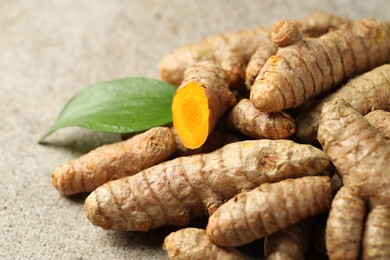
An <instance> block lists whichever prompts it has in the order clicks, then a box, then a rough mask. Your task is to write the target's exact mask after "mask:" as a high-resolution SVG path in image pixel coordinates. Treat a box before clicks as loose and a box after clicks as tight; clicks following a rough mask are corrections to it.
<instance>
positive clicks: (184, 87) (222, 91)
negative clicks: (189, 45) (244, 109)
mask: <svg viewBox="0 0 390 260" xmlns="http://www.w3.org/2000/svg"><path fill="white" fill-rule="evenodd" d="M191 83H197V84H199V85H200V86H201V88H203V89H204V92H205V95H206V98H207V103H208V109H207V115H205V116H207V117H208V125H207V126H206V127H207V129H206V132H207V134H210V133H211V132H212V131H213V130H214V127H215V125H216V123H217V121H218V119H219V118H220V117H221V116H222V115H223V114H224V113H225V112H226V110H227V109H228V108H229V107H231V106H233V105H235V104H236V103H237V99H236V97H235V95H234V94H233V93H232V92H231V91H230V90H229V86H228V82H227V81H226V74H225V72H224V70H223V69H222V68H221V67H220V66H219V65H218V64H217V63H215V62H212V61H203V62H198V63H195V64H194V65H192V66H191V67H189V68H188V69H187V70H186V71H185V77H184V81H183V83H182V84H181V85H180V86H179V88H178V90H177V92H176V94H175V96H174V97H173V101H172V116H173V126H174V128H175V130H176V133H177V134H178V136H179V138H180V140H181V142H182V144H183V145H184V146H186V147H188V148H192V149H194V148H199V147H200V146H201V145H203V144H204V142H205V141H206V139H207V134H206V135H204V137H203V139H204V140H203V142H196V143H197V147H192V146H191V145H190V146H189V145H188V141H187V140H189V139H197V138H188V137H187V135H191V134H192V133H193V132H197V131H199V130H198V129H187V127H188V126H187V125H188V124H184V123H181V122H182V121H187V120H189V118H184V117H193V118H195V119H196V118H197V117H202V116H203V114H202V113H201V112H198V111H199V109H198V105H199V104H198V103H197V101H198V100H199V98H200V97H198V96H194V95H193V94H192V93H191V91H188V89H192V88H188V87H189V85H190V84H191ZM179 93H184V94H179ZM184 99H186V101H184ZM188 100H191V102H188ZM184 110H186V111H191V113H183V111H184ZM188 114H189V115H188ZM183 118H184V119H183ZM195 128H198V126H195ZM201 131H203V129H201ZM190 143H193V142H192V141H190Z"/></svg>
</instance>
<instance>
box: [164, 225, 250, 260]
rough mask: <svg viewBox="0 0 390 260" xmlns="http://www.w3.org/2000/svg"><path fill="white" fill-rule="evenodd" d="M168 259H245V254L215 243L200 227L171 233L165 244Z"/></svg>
mask: <svg viewBox="0 0 390 260" xmlns="http://www.w3.org/2000/svg"><path fill="white" fill-rule="evenodd" d="M163 249H164V250H165V251H166V252H167V255H168V259H175V260H187V259H193V260H204V259H228V260H243V259H245V258H244V256H243V255H242V254H241V253H240V252H239V251H238V250H236V249H234V248H224V247H219V246H217V245H215V244H213V243H212V242H211V241H210V240H209V239H208V237H207V235H206V231H205V230H203V229H199V228H185V229H181V230H179V231H176V232H172V233H171V234H169V235H168V236H167V237H166V238H165V240H164V244H163Z"/></svg>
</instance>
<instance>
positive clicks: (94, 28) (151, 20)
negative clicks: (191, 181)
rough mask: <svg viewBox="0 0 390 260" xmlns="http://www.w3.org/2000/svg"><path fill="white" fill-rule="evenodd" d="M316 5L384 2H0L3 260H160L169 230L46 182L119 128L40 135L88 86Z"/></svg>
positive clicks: (384, 5) (379, 10) (366, 10)
mask: <svg viewBox="0 0 390 260" xmlns="http://www.w3.org/2000/svg"><path fill="white" fill-rule="evenodd" d="M298 2H299V4H298ZM316 10H321V11H327V12H334V13H337V14H342V15H347V16H349V17H350V18H355V19H358V18H363V17H367V16H371V17H378V18H383V19H386V20H390V11H389V10H390V4H389V1H388V0H376V1H370V3H368V1H366V0H362V1H354V0H340V1H320V0H317V1H291V0H288V1H276V0H263V1H249V0H248V1H243V0H241V1H232V0H216V1H212V0H207V1H206V0H198V1H184V0H183V1H180V0H171V1H162V0H160V1H158V0H155V1H151V0H146V1H135V0H133V1H131V0H128V1H124V0H123V1H121V0H112V1H106V0H95V1H92V0H90V1H78V0H67V1H60V0H58V1H53V0H41V1H35V0H30V1H22V0H13V1H7V0H0V166H1V167H0V234H1V235H0V259H27V258H29V259H150V258H151V256H152V257H153V258H154V259H164V258H165V255H164V253H163V251H162V250H161V243H162V241H163V237H164V235H166V234H167V233H169V231H171V230H173V229H172V228H163V229H159V230H155V231H152V232H151V233H121V232H110V231H105V230H102V229H100V228H97V227H94V226H93V225H92V224H90V223H89V222H88V220H87V219H86V218H85V216H84V210H83V200H84V197H83V196H78V197H72V198H67V197H64V196H61V195H60V194H59V193H58V192H57V191H56V190H55V189H54V188H52V187H51V184H50V173H51V171H52V170H53V169H54V168H55V167H56V166H57V165H58V164H60V163H62V162H64V161H66V160H68V159H72V158H75V157H76V156H79V155H80V154H82V153H84V152H86V151H88V150H90V149H92V148H94V147H96V146H98V145H101V144H103V143H108V142H113V141H115V140H119V137H118V136H116V135H107V134H98V133H94V132H90V131H88V130H83V129H78V128H70V129H65V130H61V131H58V132H57V133H55V134H54V135H52V136H51V137H50V138H49V139H48V141H50V144H49V145H46V146H41V145H38V144H37V143H36V141H37V139H38V138H39V137H40V135H42V134H43V133H44V132H45V131H46V130H47V129H48V128H49V126H50V125H51V124H52V123H53V122H54V120H55V118H56V116H57V115H58V113H59V112H60V110H61V108H62V107H63V106H64V104H65V103H66V101H67V100H69V98H70V97H72V96H73V95H74V94H75V93H76V92H77V91H79V90H82V89H83V88H84V87H85V86H87V85H89V84H92V83H94V82H98V81H102V80H109V79H116V78H122V77H128V76H145V77H153V78H158V71H157V65H158V62H159V60H160V59H161V57H162V56H163V55H164V54H165V53H167V52H168V51H170V50H171V49H173V48H175V47H177V46H180V45H183V44H185V43H188V42H191V41H194V40H198V39H200V38H202V37H204V36H207V35H210V34H214V33H219V32H224V31H232V30H236V29H239V28H244V27H252V26H257V25H272V24H273V23H274V22H275V21H276V20H278V19H282V18H283V19H286V18H297V17H300V16H303V15H305V14H307V13H308V12H310V11H316ZM253 248H254V246H253V245H252V248H249V250H247V251H248V252H249V254H250V255H252V256H253V257H256V255H257V254H258V253H257V251H256V250H255V249H253ZM246 249H248V248H246Z"/></svg>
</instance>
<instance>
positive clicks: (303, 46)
mask: <svg viewBox="0 0 390 260" xmlns="http://www.w3.org/2000/svg"><path fill="white" fill-rule="evenodd" d="M278 34H280V37H277V36H274V35H278ZM276 38H277V39H278V42H282V46H280V47H279V49H278V52H277V54H276V55H274V56H272V57H271V58H269V59H268V60H267V62H266V64H265V65H264V67H263V68H262V69H261V71H260V73H259V75H258V76H257V78H256V80H255V82H254V84H253V86H252V87H251V93H250V99H251V101H252V102H253V104H254V105H255V107H256V108H257V109H259V110H260V111H263V112H277V111H282V110H284V109H288V108H294V107H297V106H300V105H302V104H303V103H304V102H305V101H307V100H308V99H310V98H312V97H315V96H318V95H321V94H324V93H326V92H329V91H330V90H331V89H332V88H334V87H337V86H339V85H340V84H341V83H342V82H343V81H345V80H347V79H349V78H351V77H352V76H354V75H357V74H360V73H363V72H366V71H369V70H371V69H373V68H375V67H377V66H379V65H382V64H385V63H387V62H390V24H389V23H386V22H383V21H379V20H375V19H365V20H361V21H358V22H352V23H348V24H345V25H344V26H342V27H341V28H340V29H338V30H334V31H331V32H328V33H326V34H324V35H323V36H321V37H319V38H314V39H310V38H307V39H303V38H302V36H301V35H300V33H299V29H298V28H297V26H295V24H293V23H292V22H289V21H281V22H279V23H277V24H276V26H275V28H274V31H273V39H276ZM283 39H285V40H286V41H287V42H286V41H284V40H283ZM283 46H286V47H283Z"/></svg>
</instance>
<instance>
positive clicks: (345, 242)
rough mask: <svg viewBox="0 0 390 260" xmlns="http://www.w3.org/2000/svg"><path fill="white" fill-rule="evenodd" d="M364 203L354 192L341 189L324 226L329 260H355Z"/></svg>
mask: <svg viewBox="0 0 390 260" xmlns="http://www.w3.org/2000/svg"><path fill="white" fill-rule="evenodd" d="M365 207H366V206H365V203H364V201H363V200H362V199H361V198H360V197H359V196H358V194H357V192H356V190H353V189H349V188H347V187H343V188H341V190H340V191H339V192H338V193H337V194H336V196H335V198H334V200H333V202H332V207H331V209H330V213H329V217H328V221H327V224H326V247H327V254H328V256H329V257H330V259H357V258H358V256H359V253H360V244H361V240H362V233H363V221H364V216H365V211H366V208H365Z"/></svg>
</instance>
